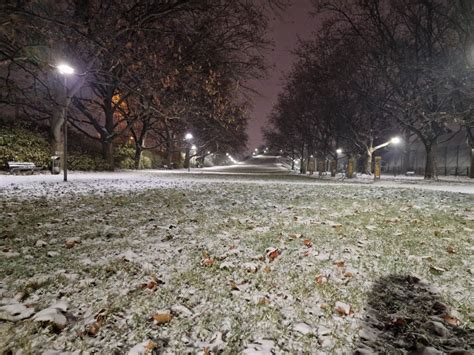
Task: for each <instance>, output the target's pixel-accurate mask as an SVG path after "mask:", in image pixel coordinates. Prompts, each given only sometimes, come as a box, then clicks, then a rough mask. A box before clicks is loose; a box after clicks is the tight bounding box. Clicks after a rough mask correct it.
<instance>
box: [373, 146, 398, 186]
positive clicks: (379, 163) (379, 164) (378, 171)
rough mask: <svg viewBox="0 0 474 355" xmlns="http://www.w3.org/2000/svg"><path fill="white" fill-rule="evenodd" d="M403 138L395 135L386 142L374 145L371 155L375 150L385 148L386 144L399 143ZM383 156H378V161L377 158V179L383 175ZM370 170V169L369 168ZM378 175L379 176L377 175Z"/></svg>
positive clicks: (375, 175)
mask: <svg viewBox="0 0 474 355" xmlns="http://www.w3.org/2000/svg"><path fill="white" fill-rule="evenodd" d="M401 141H402V140H401V138H400V137H393V138H391V139H390V140H389V141H388V142H385V143H382V144H380V145H378V146H376V147H374V148H373V149H372V151H371V157H372V154H374V152H375V151H377V150H379V149H381V148H385V147H386V146H388V145H390V144H393V145H397V144H399V143H400V142H401ZM381 164H382V163H381V158H380V157H379V158H378V161H377V158H376V162H375V172H376V173H375V174H374V178H375V179H377V178H380V176H381V172H382V167H381ZM369 171H370V170H369ZM377 175H378V176H377Z"/></svg>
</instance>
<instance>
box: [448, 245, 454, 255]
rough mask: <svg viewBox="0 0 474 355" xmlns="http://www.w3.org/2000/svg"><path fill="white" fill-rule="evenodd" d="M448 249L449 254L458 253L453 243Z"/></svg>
mask: <svg viewBox="0 0 474 355" xmlns="http://www.w3.org/2000/svg"><path fill="white" fill-rule="evenodd" d="M446 251H447V252H448V253H449V254H456V249H454V247H453V246H452V245H448V246H447V247H446Z"/></svg>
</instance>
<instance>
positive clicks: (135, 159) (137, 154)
mask: <svg viewBox="0 0 474 355" xmlns="http://www.w3.org/2000/svg"><path fill="white" fill-rule="evenodd" d="M141 158H142V146H141V144H135V156H134V157H133V162H134V164H133V165H134V168H135V169H136V170H138V169H140V160H141Z"/></svg>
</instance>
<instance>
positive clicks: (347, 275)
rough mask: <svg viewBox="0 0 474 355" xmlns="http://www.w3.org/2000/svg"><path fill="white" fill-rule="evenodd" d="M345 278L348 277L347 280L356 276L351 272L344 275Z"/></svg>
mask: <svg viewBox="0 0 474 355" xmlns="http://www.w3.org/2000/svg"><path fill="white" fill-rule="evenodd" d="M344 277H347V278H350V277H354V274H353V273H352V272H350V271H346V272H345V273H344Z"/></svg>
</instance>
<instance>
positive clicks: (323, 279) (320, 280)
mask: <svg viewBox="0 0 474 355" xmlns="http://www.w3.org/2000/svg"><path fill="white" fill-rule="evenodd" d="M315 280H316V283H317V284H319V285H321V284H324V283H326V282H328V278H327V277H326V276H323V275H318V276H316V279H315Z"/></svg>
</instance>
